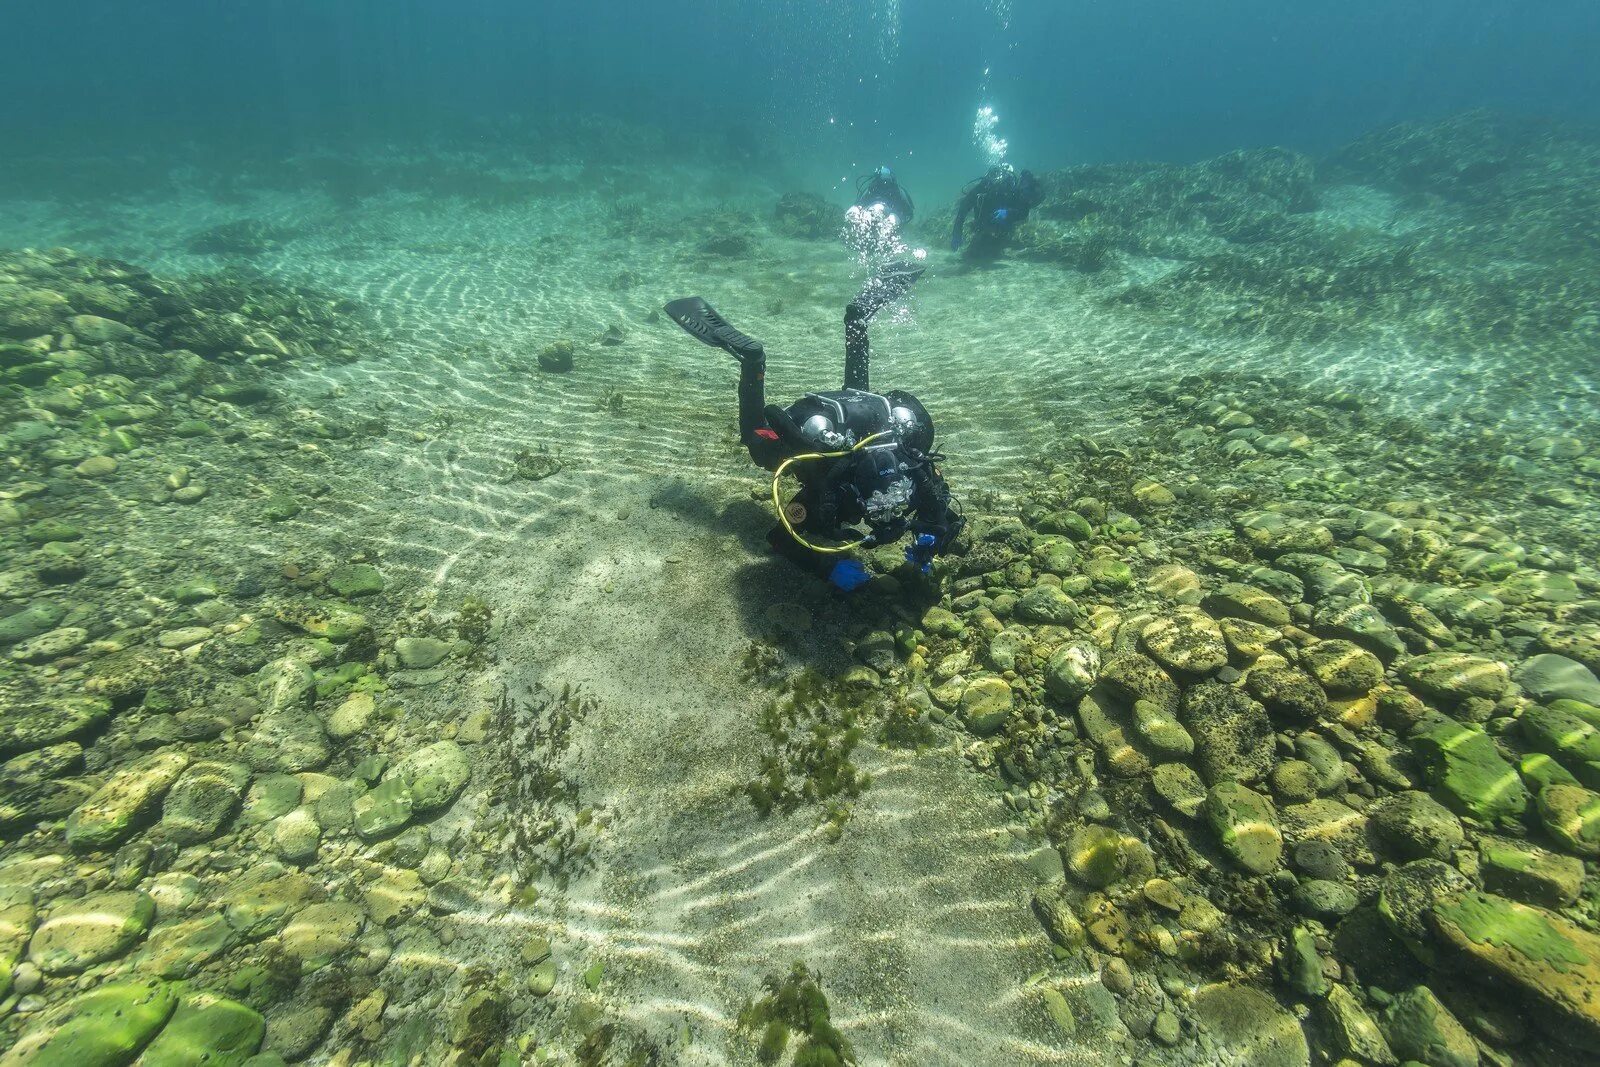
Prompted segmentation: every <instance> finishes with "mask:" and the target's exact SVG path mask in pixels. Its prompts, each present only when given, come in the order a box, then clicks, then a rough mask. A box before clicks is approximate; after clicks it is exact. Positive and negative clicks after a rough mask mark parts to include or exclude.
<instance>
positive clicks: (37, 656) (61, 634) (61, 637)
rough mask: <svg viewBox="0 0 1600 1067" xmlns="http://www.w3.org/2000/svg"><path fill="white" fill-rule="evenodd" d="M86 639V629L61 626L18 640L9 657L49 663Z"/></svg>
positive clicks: (67, 654)
mask: <svg viewBox="0 0 1600 1067" xmlns="http://www.w3.org/2000/svg"><path fill="white" fill-rule="evenodd" d="M88 640H89V631H88V630H85V629H83V628H82V627H79V626H62V627H59V628H57V629H54V630H48V631H46V632H45V633H42V634H40V635H39V636H38V637H30V638H28V640H26V641H22V642H19V643H18V644H17V645H16V646H15V647H14V648H12V649H11V658H12V659H14V660H16V661H17V662H18V663H51V662H53V661H55V660H58V659H60V658H61V657H63V656H70V655H71V654H72V653H74V652H76V651H78V649H80V648H82V647H83V646H84V645H85V644H87V643H88Z"/></svg>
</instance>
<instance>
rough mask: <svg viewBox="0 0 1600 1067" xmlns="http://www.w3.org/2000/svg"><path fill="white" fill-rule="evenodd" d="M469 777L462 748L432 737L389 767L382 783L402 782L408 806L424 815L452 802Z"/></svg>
mask: <svg viewBox="0 0 1600 1067" xmlns="http://www.w3.org/2000/svg"><path fill="white" fill-rule="evenodd" d="M471 777H472V765H471V763H470V762H469V761H468V759H467V754H466V751H465V750H464V749H463V748H462V747H461V746H460V745H458V744H456V743H455V742H454V741H436V742H434V743H433V744H431V745H429V746H427V747H426V748H422V749H418V750H417V751H416V752H413V753H411V754H410V755H408V756H406V757H405V758H404V759H402V760H400V762H398V763H396V764H395V765H394V766H393V767H391V768H390V769H389V771H388V773H387V774H385V775H384V784H388V783H389V782H391V781H398V782H402V783H404V784H405V786H406V788H407V789H408V790H409V792H410V794H411V807H412V810H413V811H414V812H415V813H416V814H417V815H420V816H424V817H427V816H432V815H435V814H437V813H439V812H441V811H443V810H444V809H446V808H448V807H449V806H450V805H451V804H454V803H455V800H456V797H458V796H460V795H461V791H462V790H463V789H465V788H466V787H467V782H468V781H469V780H470V779H471ZM379 788H380V789H381V788H382V786H379ZM369 795H370V794H369Z"/></svg>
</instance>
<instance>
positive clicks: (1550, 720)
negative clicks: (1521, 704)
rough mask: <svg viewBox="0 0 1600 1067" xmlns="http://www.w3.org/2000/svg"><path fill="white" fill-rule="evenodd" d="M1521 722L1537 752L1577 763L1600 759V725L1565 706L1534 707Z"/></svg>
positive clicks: (1527, 738)
mask: <svg viewBox="0 0 1600 1067" xmlns="http://www.w3.org/2000/svg"><path fill="white" fill-rule="evenodd" d="M1562 703H1566V704H1568V705H1569V706H1570V702H1562ZM1517 724H1518V726H1519V727H1520V729H1521V731H1522V737H1523V739H1524V740H1525V741H1526V742H1527V743H1528V747H1529V748H1531V749H1533V750H1534V751H1535V752H1543V753H1545V754H1547V755H1550V756H1555V757H1557V758H1559V759H1561V760H1563V761H1572V762H1575V763H1588V762H1591V761H1595V760H1600V728H1597V727H1596V726H1595V724H1594V723H1592V722H1590V721H1589V720H1588V719H1587V718H1585V717H1583V716H1581V715H1576V714H1574V713H1573V712H1572V711H1569V710H1567V708H1565V707H1561V706H1559V705H1558V706H1552V707H1538V706H1535V707H1531V708H1529V709H1528V710H1527V711H1525V712H1523V714H1522V717H1521V718H1520V719H1518V720H1517Z"/></svg>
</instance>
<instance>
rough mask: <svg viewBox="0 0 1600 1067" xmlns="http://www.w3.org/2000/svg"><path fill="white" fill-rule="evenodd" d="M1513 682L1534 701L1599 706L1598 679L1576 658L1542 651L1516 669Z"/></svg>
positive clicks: (1599, 686)
mask: <svg viewBox="0 0 1600 1067" xmlns="http://www.w3.org/2000/svg"><path fill="white" fill-rule="evenodd" d="M1516 678H1517V684H1518V685H1520V686H1522V690H1523V692H1525V693H1527V694H1528V695H1529V696H1531V697H1532V698H1533V699H1535V700H1539V701H1553V700H1576V701H1580V702H1582V703H1584V704H1591V705H1600V680H1597V679H1596V678H1595V676H1594V672H1593V671H1591V670H1589V668H1588V667H1585V666H1584V665H1583V664H1581V663H1579V662H1577V661H1576V660H1570V659H1567V658H1566V657H1565V656H1557V655H1552V654H1550V653H1545V654H1543V655H1538V656H1534V657H1532V658H1531V659H1529V660H1528V661H1527V662H1526V663H1524V664H1523V665H1522V666H1520V667H1518V668H1517V675H1516Z"/></svg>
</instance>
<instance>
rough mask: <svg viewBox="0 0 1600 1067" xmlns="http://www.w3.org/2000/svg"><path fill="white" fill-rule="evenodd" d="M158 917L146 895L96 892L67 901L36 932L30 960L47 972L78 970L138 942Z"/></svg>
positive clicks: (56, 972) (71, 971)
mask: <svg viewBox="0 0 1600 1067" xmlns="http://www.w3.org/2000/svg"><path fill="white" fill-rule="evenodd" d="M155 915H156V904H155V901H154V900H152V899H151V898H150V897H149V895H147V894H145V893H137V892H110V893H91V894H89V895H88V896H85V897H79V898H77V899H76V900H69V901H64V902H62V903H61V904H59V905H57V906H56V908H55V909H54V910H53V911H51V912H50V914H49V916H48V917H47V918H46V919H45V920H44V922H42V923H40V924H39V928H38V929H37V930H35V931H34V933H33V938H32V940H30V941H29V942H28V958H29V959H30V960H32V961H33V962H34V964H35V965H37V966H38V968H39V969H40V970H41V971H43V972H44V973H46V974H77V973H78V972H80V971H83V970H86V969H87V968H89V967H92V966H94V965H95V964H97V963H104V962H105V961H106V960H114V959H117V958H118V957H119V956H122V955H123V954H124V953H126V952H127V951H128V950H129V949H130V948H132V947H133V946H134V945H136V944H138V942H139V941H141V940H142V939H143V938H144V936H145V935H146V934H147V933H149V932H150V924H151V922H152V921H154V919H155Z"/></svg>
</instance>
